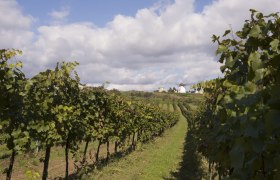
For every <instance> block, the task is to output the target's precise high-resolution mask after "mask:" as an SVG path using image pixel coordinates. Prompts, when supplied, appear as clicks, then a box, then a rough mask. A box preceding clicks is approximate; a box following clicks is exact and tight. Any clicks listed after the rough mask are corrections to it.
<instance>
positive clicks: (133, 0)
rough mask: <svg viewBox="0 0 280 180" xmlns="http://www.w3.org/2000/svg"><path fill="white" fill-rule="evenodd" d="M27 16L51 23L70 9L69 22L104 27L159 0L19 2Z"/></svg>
mask: <svg viewBox="0 0 280 180" xmlns="http://www.w3.org/2000/svg"><path fill="white" fill-rule="evenodd" d="M17 2H18V3H19V4H20V6H21V7H22V10H23V12H24V13H25V14H29V15H32V16H33V17H35V18H37V20H38V21H37V24H38V25H42V24H44V23H48V22H49V21H50V16H49V13H50V12H52V11H58V10H61V8H68V9H69V11H70V15H69V17H68V19H67V22H79V21H90V22H92V23H94V24H95V25H97V26H99V27H103V26H105V25H106V23H108V22H109V21H112V20H113V18H114V16H115V15H117V14H123V15H127V16H134V15H135V14H136V12H137V11H138V10H139V9H142V8H147V7H151V6H153V5H154V4H155V3H157V2H159V0H82V1H81V0H80V1H79V0H48V1H46V0H21V1H17ZM211 2H212V0H195V4H194V5H195V10H196V11H197V12H200V11H202V9H203V7H204V6H205V5H208V4H210V3H211Z"/></svg>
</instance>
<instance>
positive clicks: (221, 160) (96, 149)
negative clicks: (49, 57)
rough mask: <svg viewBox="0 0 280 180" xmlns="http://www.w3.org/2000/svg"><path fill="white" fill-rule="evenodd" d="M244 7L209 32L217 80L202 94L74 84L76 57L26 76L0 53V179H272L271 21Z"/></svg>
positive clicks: (274, 84) (277, 105) (278, 162)
mask: <svg viewBox="0 0 280 180" xmlns="http://www.w3.org/2000/svg"><path fill="white" fill-rule="evenodd" d="M250 11H251V19H250V20H246V21H245V23H244V26H243V28H242V30H241V31H237V32H236V33H234V32H233V31H232V29H231V30H226V31H225V33H224V35H223V36H222V37H220V36H216V35H213V37H212V39H213V42H214V43H217V44H218V48H217V51H216V54H217V56H218V57H219V62H220V63H221V67H220V69H221V71H222V73H223V77H220V78H217V79H213V80H208V81H205V82H201V83H198V84H196V85H194V86H193V87H192V88H193V89H195V90H198V91H201V90H203V95H198V94H197V95H194V94H183V95H182V94H181V95H180V94H175V93H151V92H137V91H131V92H120V91H118V90H106V89H105V88H104V86H100V87H87V86H83V85H82V84H81V83H80V78H79V76H78V74H77V73H76V71H75V67H76V66H78V63H77V62H73V63H70V62H62V63H57V65H56V67H55V68H54V69H48V70H46V71H44V72H40V73H39V74H37V75H35V76H34V77H32V78H26V77H25V74H24V73H23V72H22V66H23V64H22V62H21V61H15V57H16V56H17V55H19V54H21V53H22V52H21V51H18V50H13V49H12V50H7V49H3V50H0V169H1V171H2V172H3V173H2V174H1V175H0V179H2V178H3V179H4V174H5V177H6V179H7V180H9V179H13V178H15V179H23V178H26V179H40V178H42V179H44V180H45V179H55V178H56V179H59V178H65V179H82V178H84V179H90V178H93V177H98V178H100V179H103V178H104V179H111V178H112V177H115V178H113V179H123V178H124V177H131V179H135V178H138V177H140V178H144V179H151V178H155V177H157V178H163V177H164V178H165V179H280V142H279V141H280V119H279V118H280V97H279V95H278V94H279V92H280V71H279V70H280V63H279V62H280V18H279V15H278V14H277V13H272V14H270V15H267V16H265V15H263V14H262V13H260V12H257V11H256V10H253V9H251V10H250ZM229 36H230V37H231V38H228V37H229ZM172 134H173V135H174V136H172ZM157 138H158V139H157ZM160 138H161V139H160ZM164 138H165V139H167V140H168V141H167V142H166V141H164ZM174 139H175V140H174ZM176 140H178V142H177V141H176ZM154 141H155V144H150V145H147V144H149V143H151V142H154ZM156 142H158V143H156ZM174 142H175V143H174ZM161 143H162V144H164V146H163V145H161ZM151 147H153V148H151ZM141 148H143V149H148V150H147V151H144V150H143V151H142V149H141ZM180 148H181V150H180ZM137 149H138V150H139V149H140V150H141V151H137ZM155 149H156V150H157V151H156V150H155ZM176 149H177V150H176ZM135 151H136V152H135ZM171 152H172V153H171ZM173 152H174V154H173ZM133 153H134V155H133V156H132V157H131V156H129V155H130V154H133ZM149 153H150V155H149ZM151 154H152V155H151ZM158 154H159V156H157V155H158ZM142 155H143V157H141V156H142ZM17 157H19V158H17ZM124 157H128V158H127V159H128V160H127V161H125V160H119V159H125V158H124ZM146 157H149V158H151V159H153V160H152V161H151V162H150V159H147V158H146ZM155 157H156V158H155ZM164 157H165V158H167V159H168V158H170V159H168V161H169V162H167V161H164V160H162V159H161V158H164ZM129 158H131V159H133V158H134V162H130V161H132V160H130V159H129ZM112 159H113V160H116V159H117V160H119V161H116V162H112V163H110V161H111V160H112ZM135 159H136V160H135ZM172 159H176V160H175V161H173V160H172ZM21 160H22V162H21ZM142 160H143V161H142ZM24 163H26V164H24ZM169 163H170V164H171V165H170V164H169ZM110 164H113V165H110ZM130 164H131V165H132V167H131V171H132V172H133V171H135V172H134V174H132V175H131V174H128V173H127V172H126V171H124V170H115V169H118V168H119V167H126V166H130ZM159 164H166V165H168V167H167V166H166V167H162V166H159ZM148 165H149V166H148ZM169 165H170V167H171V168H172V171H171V172H165V171H170V170H171V169H170V167H169ZM15 166H16V167H17V170H16V171H14V169H15V168H14V167H15ZM62 166H63V168H64V169H63V171H61V167H62ZM105 166H106V167H105ZM145 166H148V167H149V168H150V169H152V168H151V167H157V168H158V169H160V172H157V170H156V169H154V170H153V172H150V171H149V168H147V169H148V170H147V169H145V168H144V167H145ZM19 167H21V168H19ZM23 167H24V168H23ZM104 167H105V168H104ZM102 168H104V170H103V169H102ZM58 169H60V171H58ZM139 171H141V173H142V172H143V174H144V175H143V174H141V173H139ZM13 172H16V175H15V176H13ZM111 172H114V173H111ZM144 172H145V173H146V174H150V176H145V173H144ZM154 172H157V173H158V174H157V175H155V174H154ZM166 177H168V178H166Z"/></svg>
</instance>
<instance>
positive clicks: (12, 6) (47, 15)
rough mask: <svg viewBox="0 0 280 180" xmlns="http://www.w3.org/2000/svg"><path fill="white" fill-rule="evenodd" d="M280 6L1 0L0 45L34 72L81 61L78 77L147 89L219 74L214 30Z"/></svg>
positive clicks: (264, 2) (240, 1) (217, 0)
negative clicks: (16, 52) (18, 53)
mask: <svg viewBox="0 0 280 180" xmlns="http://www.w3.org/2000/svg"><path fill="white" fill-rule="evenodd" d="M251 8H253V9H256V10H259V11H261V12H263V13H264V14H269V13H272V12H277V11H279V10H280V1H279V0H250V1H244V0H137V1H136V0H135V1H129V0H102V1H101V0H99V1H98V0H95V1H94V0H83V1H78V0H49V1H45V0H0V49H3V48H5V49H7V48H15V49H20V50H22V51H23V55H22V56H20V57H17V59H19V60H21V61H22V62H23V64H24V67H23V71H24V72H25V74H26V75H27V77H32V76H34V75H36V74H37V73H39V72H40V71H45V70H46V69H47V68H54V67H55V65H56V63H57V62H60V61H78V62H79V63H80V65H79V66H78V67H77V72H78V74H79V76H80V78H81V83H83V84H88V85H100V84H102V83H104V82H106V81H109V82H110V84H109V86H108V88H110V89H112V88H117V89H120V90H132V89H133V90H144V91H152V90H156V89H158V88H159V87H165V88H168V87H173V86H176V85H177V84H179V83H185V84H186V85H187V86H189V85H192V84H195V83H198V82H200V81H203V80H208V79H212V78H215V77H219V76H222V74H221V72H220V69H219V67H220V66H221V64H219V63H218V62H217V59H218V57H216V56H215V49H216V48H217V44H213V43H212V41H211V36H212V35H213V34H216V35H222V34H223V32H224V31H225V30H227V29H229V28H232V29H233V30H234V31H238V30H240V29H241V28H242V25H243V23H244V21H245V20H246V19H249V17H250V12H249V9H251Z"/></svg>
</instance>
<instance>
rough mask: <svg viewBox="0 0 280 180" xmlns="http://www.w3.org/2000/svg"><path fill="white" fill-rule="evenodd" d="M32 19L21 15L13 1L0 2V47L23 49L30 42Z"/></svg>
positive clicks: (1, 0)
mask: <svg viewBox="0 0 280 180" xmlns="http://www.w3.org/2000/svg"><path fill="white" fill-rule="evenodd" d="M32 21H33V18H32V17H31V16H25V15H23V14H22V12H21V10H20V7H19V6H18V4H17V3H16V2H15V1H13V0H0V47H1V48H10V47H13V48H23V47H24V46H25V45H26V44H29V43H30V42H31V41H32V37H33V32H31V31H30V28H31V23H32Z"/></svg>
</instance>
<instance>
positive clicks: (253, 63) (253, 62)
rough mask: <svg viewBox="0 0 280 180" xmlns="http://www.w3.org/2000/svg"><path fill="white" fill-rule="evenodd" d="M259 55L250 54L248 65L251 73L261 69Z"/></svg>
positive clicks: (261, 63)
mask: <svg viewBox="0 0 280 180" xmlns="http://www.w3.org/2000/svg"><path fill="white" fill-rule="evenodd" d="M260 57H261V55H260V53H259V52H258V51H254V52H252V53H251V54H250V56H249V60H248V64H249V66H250V67H251V68H252V70H253V71H256V70H257V69H260V68H262V67H263V62H262V61H261V59H260Z"/></svg>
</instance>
